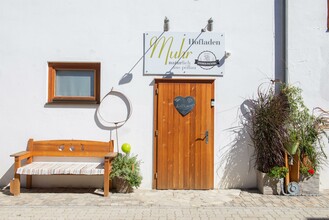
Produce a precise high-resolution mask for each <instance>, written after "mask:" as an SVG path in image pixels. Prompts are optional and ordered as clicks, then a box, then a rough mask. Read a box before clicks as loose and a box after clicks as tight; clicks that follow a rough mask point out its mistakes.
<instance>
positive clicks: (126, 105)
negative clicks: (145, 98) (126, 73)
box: [96, 88, 132, 127]
mask: <svg viewBox="0 0 329 220" xmlns="http://www.w3.org/2000/svg"><path fill="white" fill-rule="evenodd" d="M96 111H97V117H98V118H99V119H100V120H99V122H101V123H102V125H103V126H106V127H109V126H113V125H115V127H120V126H122V125H124V124H125V123H126V122H127V121H128V119H129V118H130V116H131V113H132V105H131V102H130V101H129V99H128V98H127V96H125V95H124V94H123V93H121V92H118V91H114V90H113V88H112V90H111V91H110V92H109V93H107V94H106V95H105V96H104V98H103V99H102V100H101V102H100V105H99V106H98V108H97V110H96Z"/></svg>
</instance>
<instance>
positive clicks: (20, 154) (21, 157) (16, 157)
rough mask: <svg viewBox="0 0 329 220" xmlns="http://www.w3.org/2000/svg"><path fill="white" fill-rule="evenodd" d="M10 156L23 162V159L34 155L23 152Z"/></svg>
mask: <svg viewBox="0 0 329 220" xmlns="http://www.w3.org/2000/svg"><path fill="white" fill-rule="evenodd" d="M10 156H11V157H15V159H19V160H23V159H26V158H28V157H31V156H32V154H31V152H30V151H21V152H18V153H14V154H12V155H10Z"/></svg>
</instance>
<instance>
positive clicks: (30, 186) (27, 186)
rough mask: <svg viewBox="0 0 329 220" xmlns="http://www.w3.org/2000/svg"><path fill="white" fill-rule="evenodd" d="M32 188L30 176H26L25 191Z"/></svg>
mask: <svg viewBox="0 0 329 220" xmlns="http://www.w3.org/2000/svg"><path fill="white" fill-rule="evenodd" d="M31 188H32V175H27V176H26V189H31Z"/></svg>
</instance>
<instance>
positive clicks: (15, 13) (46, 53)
mask: <svg viewBox="0 0 329 220" xmlns="http://www.w3.org/2000/svg"><path fill="white" fill-rule="evenodd" d="M309 4H311V3H309ZM313 4H314V3H313ZM317 7H319V6H317ZM165 16H168V18H169V19H170V26H171V30H170V31H177V32H199V31H200V29H201V28H203V27H204V26H205V25H206V22H207V20H208V19H209V18H210V17H212V18H213V20H214V31H215V32H223V33H225V36H226V39H225V41H226V50H227V51H229V52H231V54H232V55H231V56H230V57H229V59H227V60H226V64H225V75H224V76H223V77H217V78H216V85H215V86H216V106H215V111H216V114H215V120H216V121H215V124H216V125H215V170H216V174H215V187H222V188H235V187H239V188H252V187H255V186H256V177H255V173H254V169H253V166H252V164H251V163H250V157H251V155H252V153H253V152H252V148H250V147H249V145H248V137H247V134H245V133H243V132H240V130H241V129H239V128H237V127H236V126H239V125H240V124H239V120H240V119H239V115H241V113H240V106H241V104H242V103H243V102H244V100H245V99H246V98H249V97H252V95H253V94H254V93H255V92H256V90H257V86H258V85H259V84H260V83H262V82H264V81H266V80H268V79H269V78H273V75H274V73H273V67H274V1H264V0H253V1H245V0H236V1H225V0H207V1H204V0H181V1H176V0H166V1H157V2H156V3H155V2H154V1H151V0H144V1H128V0H120V1H106V0H99V1H93V2H91V1H87V0H79V1H78V0H70V1H67V0H57V1H49V0H46V1H45V0H32V1H23V0H10V1H9V0H0V27H1V28H0V83H1V86H0V101H1V105H0V106H1V108H0V134H1V138H0V161H1V166H0V185H2V186H4V185H7V184H8V182H9V180H10V178H12V176H13V159H12V158H10V157H9V155H10V154H11V153H13V152H17V151H21V150H24V149H25V148H26V143H27V140H28V138H31V137H32V138H34V139H36V140H41V139H90V140H101V141H107V140H109V139H110V136H111V132H110V131H108V130H103V129H102V128H100V127H99V126H98V125H97V124H96V122H95V117H94V116H95V110H96V106H72V105H70V106H56V107H54V106H47V105H45V104H46V102H47V87H48V84H47V83H48V73H47V62H48V61H88V62H92V61H98V62H101V97H103V96H104V95H105V94H106V93H107V92H109V91H110V90H111V88H112V87H114V89H116V90H119V91H121V92H123V93H125V94H126V95H127V96H128V97H129V98H130V100H131V102H132V105H133V115H132V117H131V119H130V120H129V121H128V122H127V123H126V124H125V125H124V126H123V127H122V128H120V129H119V144H120V145H121V144H122V143H124V142H128V143H130V144H131V145H132V148H133V149H132V151H133V153H134V154H138V155H139V157H140V159H141V160H142V161H143V163H142V174H143V177H144V179H143V183H142V186H141V187H142V188H151V186H152V163H153V136H152V132H153V88H152V85H151V83H152V81H153V79H154V77H153V76H143V66H142V65H143V64H142V62H140V63H139V64H138V65H137V66H136V67H135V68H134V69H133V71H132V74H133V79H132V81H131V82H130V83H127V84H124V85H119V84H118V83H119V81H120V79H121V78H122V77H123V75H124V74H125V73H127V72H128V71H129V70H130V69H131V68H132V67H133V65H134V64H135V63H136V62H137V61H138V59H139V58H140V57H141V56H142V54H143V33H144V32H147V31H162V26H163V19H164V17H165ZM314 31H315V34H317V32H316V30H314ZM326 36H327V35H326ZM323 40H324V39H323ZM322 53H325V51H322V50H318V53H317V54H318V55H321V54H322ZM326 57H327V58H328V54H326ZM323 59H324V57H323ZM319 62H320V61H319ZM321 65H322V67H321V68H320V67H317V69H319V70H321V71H322V72H323V73H324V70H323V69H322V68H324V67H323V64H322V63H321ZM313 66H316V65H313V64H312V67H313ZM304 71H305V70H304ZM306 73H307V72H306ZM291 77H293V74H291ZM318 77H320V76H318ZM322 77H326V76H325V75H323V76H322ZM198 78H201V77H198ZM317 83H319V82H317ZM321 101H323V102H325V99H324V98H323V99H321ZM308 102H310V100H308ZM326 103H327V102H326ZM238 131H239V133H237V132H238ZM114 137H115V133H112V138H113V139H114ZM66 178H67V177H66ZM91 179H92V178H91ZM65 181H66V180H65ZM100 181H101V180H100ZM56 182H57V181H56V180H54V179H40V180H38V181H37V183H36V184H39V185H42V186H53V185H56ZM82 182H84V183H85V185H93V184H94V182H93V181H89V180H88V178H87V179H85V180H84V181H78V183H77V182H74V181H71V182H70V183H68V185H72V186H75V185H79V184H81V183H82ZM61 184H63V182H61V183H60V184H58V185H59V186H61ZM328 187H329V186H328Z"/></svg>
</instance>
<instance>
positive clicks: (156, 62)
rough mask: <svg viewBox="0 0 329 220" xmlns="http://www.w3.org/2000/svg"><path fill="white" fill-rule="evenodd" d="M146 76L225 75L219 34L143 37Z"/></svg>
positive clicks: (222, 37)
mask: <svg viewBox="0 0 329 220" xmlns="http://www.w3.org/2000/svg"><path fill="white" fill-rule="evenodd" d="M144 54H145V55H144V74H145V75H166V74H174V75H215V76H221V75H223V74H224V62H225V41H224V34H222V33H210V32H202V33H180V32H164V33H161V32H148V33H145V34H144Z"/></svg>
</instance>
